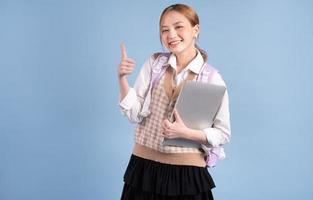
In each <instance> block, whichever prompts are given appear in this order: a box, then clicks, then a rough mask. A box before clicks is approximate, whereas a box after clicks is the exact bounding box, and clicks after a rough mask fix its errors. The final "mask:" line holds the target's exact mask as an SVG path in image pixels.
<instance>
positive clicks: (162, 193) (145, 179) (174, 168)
mask: <svg viewBox="0 0 313 200" xmlns="http://www.w3.org/2000/svg"><path fill="white" fill-rule="evenodd" d="M214 187H215V184H214V182H213V179H212V177H211V176H210V174H209V172H208V171H207V169H206V168H205V167H196V166H185V165H171V164H164V163H159V162H156V161H152V160H147V159H144V158H141V157H138V156H135V155H132V156H131V158H130V161H129V164H128V166H127V169H126V172H125V175H124V188H123V192H122V196H121V200H213V195H212V192H211V189H212V188H214Z"/></svg>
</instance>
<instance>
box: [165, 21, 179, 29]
mask: <svg viewBox="0 0 313 200" xmlns="http://www.w3.org/2000/svg"><path fill="white" fill-rule="evenodd" d="M180 23H184V22H182V21H178V22H175V23H174V25H177V24H180ZM166 27H168V26H161V28H166Z"/></svg>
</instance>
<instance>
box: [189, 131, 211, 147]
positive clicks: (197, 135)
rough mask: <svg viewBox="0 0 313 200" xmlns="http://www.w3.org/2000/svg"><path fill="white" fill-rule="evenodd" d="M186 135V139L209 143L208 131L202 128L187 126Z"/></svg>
mask: <svg viewBox="0 0 313 200" xmlns="http://www.w3.org/2000/svg"><path fill="white" fill-rule="evenodd" d="M185 136H186V139H189V140H193V141H196V142H199V143H201V144H208V141H207V138H206V133H205V132H203V131H202V130H196V129H191V128H186V131H185Z"/></svg>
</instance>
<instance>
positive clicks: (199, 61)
mask: <svg viewBox="0 0 313 200" xmlns="http://www.w3.org/2000/svg"><path fill="white" fill-rule="evenodd" d="M166 64H167V65H170V66H171V67H173V68H174V69H175V70H176V69H177V67H176V66H177V65H176V56H175V55H174V54H173V53H172V54H171V55H170V57H169V59H168V61H167V63H166ZM203 64H204V60H203V57H202V55H201V53H200V51H199V50H198V49H197V56H196V57H195V58H194V59H193V60H192V61H191V62H190V63H189V64H188V65H187V66H186V67H185V69H183V71H185V70H188V69H189V70H190V71H192V72H194V73H196V74H199V72H200V69H201V67H202V65H203Z"/></svg>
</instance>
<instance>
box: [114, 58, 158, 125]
mask: <svg viewBox="0 0 313 200" xmlns="http://www.w3.org/2000/svg"><path fill="white" fill-rule="evenodd" d="M152 63H153V56H151V57H150V58H149V59H148V60H147V61H146V62H145V63H144V65H143V67H142V68H141V70H140V72H139V75H138V76H137V79H136V81H135V85H134V87H130V86H129V85H128V82H127V80H126V78H121V79H119V84H120V100H119V106H120V109H121V112H122V114H124V115H125V116H126V117H127V118H128V119H129V121H131V122H133V123H139V122H141V120H142V117H141V116H140V115H139V113H140V111H141V108H142V104H143V102H144V99H145V97H146V93H147V91H148V89H149V83H150V76H151V67H152V65H151V64H152Z"/></svg>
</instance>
